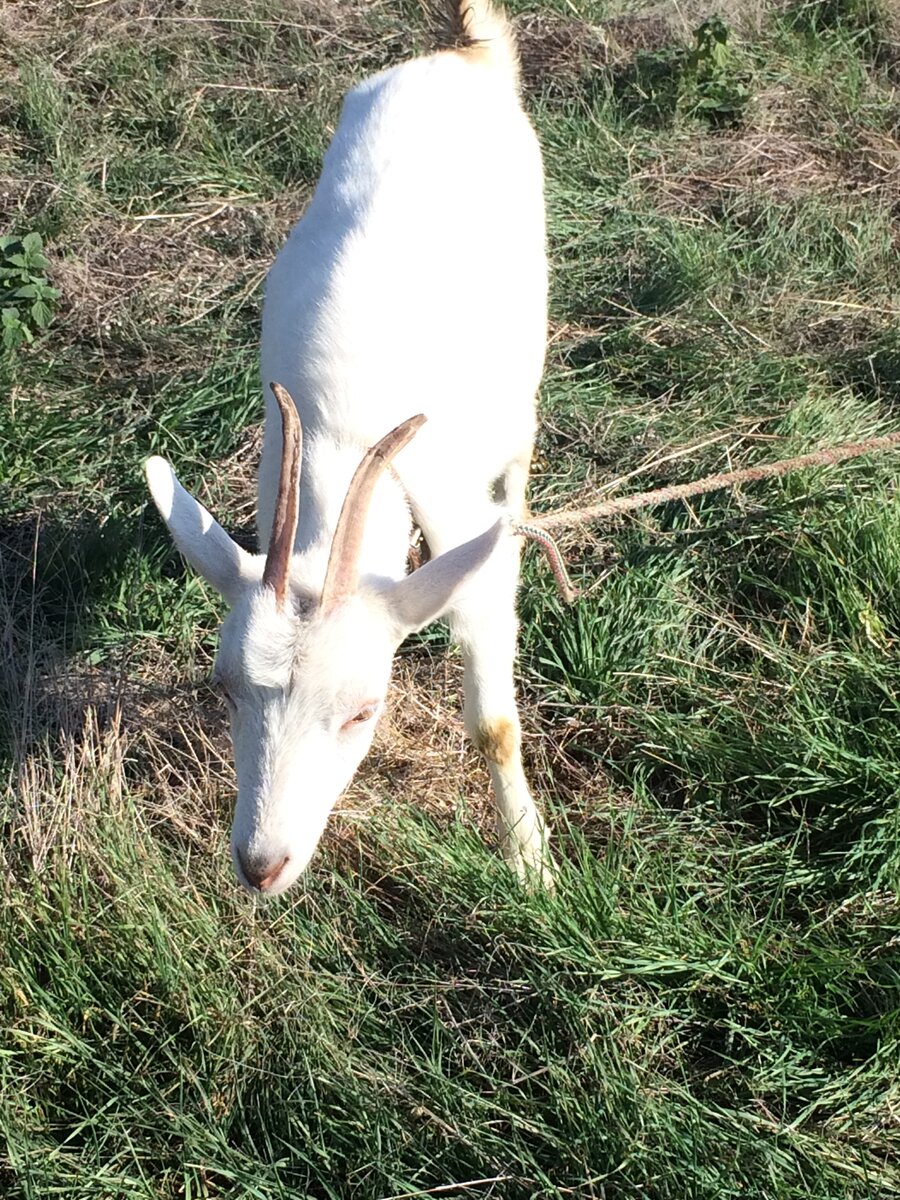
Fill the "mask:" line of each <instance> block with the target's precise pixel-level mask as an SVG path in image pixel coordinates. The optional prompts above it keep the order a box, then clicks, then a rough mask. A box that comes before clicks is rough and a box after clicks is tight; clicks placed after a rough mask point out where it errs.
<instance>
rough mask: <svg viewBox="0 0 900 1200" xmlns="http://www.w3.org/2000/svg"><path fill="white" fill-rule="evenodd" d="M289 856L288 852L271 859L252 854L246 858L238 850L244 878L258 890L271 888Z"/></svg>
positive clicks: (262, 890) (266, 890) (264, 890)
mask: <svg viewBox="0 0 900 1200" xmlns="http://www.w3.org/2000/svg"><path fill="white" fill-rule="evenodd" d="M290 857H291V856H290V855H289V854H286V855H285V856H284V858H281V859H275V860H274V861H273V860H272V859H271V858H259V857H256V856H254V857H253V858H250V859H249V860H248V859H245V858H244V856H243V855H242V854H241V853H240V851H238V859H239V861H240V864H241V870H242V871H243V872H244V878H245V879H246V880H247V882H248V883H249V884H250V886H251V887H252V888H256V890H257V891H258V892H268V891H270V890H271V888H272V887H273V886H274V884H275V881H276V880H277V879H278V876H279V875H280V874H281V872H282V871H283V870H284V868H285V866H286V865H287V863H288V862H289V861H290Z"/></svg>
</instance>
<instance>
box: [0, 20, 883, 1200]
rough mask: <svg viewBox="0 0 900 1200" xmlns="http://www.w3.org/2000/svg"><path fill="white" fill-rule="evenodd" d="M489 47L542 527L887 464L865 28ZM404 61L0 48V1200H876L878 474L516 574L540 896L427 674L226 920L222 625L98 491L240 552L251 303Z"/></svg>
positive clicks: (40, 39)
mask: <svg viewBox="0 0 900 1200" xmlns="http://www.w3.org/2000/svg"><path fill="white" fill-rule="evenodd" d="M509 7H510V9H511V11H512V12H513V14H514V17H515V21H516V26H517V30H518V35H519V39H520V44H521V46H522V52H523V58H524V71H523V76H524V86H525V98H526V104H527V107H528V109H529V112H530V113H531V114H532V116H533V119H534V122H535V125H536V127H537V129H538V132H539V135H540V138H541V142H542V145H543V147H544V154H545V162H546V172H547V199H548V211H549V223H550V245H549V249H550V257H551V262H552V265H553V295H552V310H551V329H550V342H549V352H548V367H547V374H546V379H545V384H544V387H543V390H542V396H541V413H542V422H541V432H540V437H539V444H538V454H537V459H536V465H535V473H534V479H533V485H532V491H531V503H532V506H533V508H534V509H535V510H536V511H547V510H552V509H554V508H557V507H560V506H561V505H563V504H566V505H569V504H573V503H576V502H577V501H579V500H580V499H581V498H587V497H590V498H596V497H597V496H598V495H604V496H605V495H611V494H625V493H627V492H628V491H630V490H637V489H643V488H647V487H651V486H654V485H663V484H668V483H676V482H684V481H687V480H690V479H693V478H696V477H699V476H701V475H703V474H707V473H709V472H711V471H714V470H722V469H727V468H728V467H731V466H742V465H748V464H752V463H760V462H765V461H770V460H773V459H776V458H780V457H785V456H787V455H791V454H796V453H802V452H805V451H807V450H811V449H816V448H819V447H822V446H827V445H832V444H835V443H838V442H842V441H847V440H853V439H861V438H865V437H870V436H874V435H878V434H881V433H885V432H891V431H893V430H895V429H896V428H897V418H898V408H900V326H898V315H900V296H898V280H900V205H898V199H897V197H898V196H900V98H898V95H900V93H898V87H900V22H898V18H897V15H896V13H895V11H894V10H893V6H891V5H890V4H889V3H888V0H820V2H816V0H803V2H798V3H765V2H764V0H757V2H756V3H753V4H740V5H739V4H734V3H731V4H729V3H726V4H723V5H719V6H718V7H717V8H716V9H715V10H713V8H712V6H704V5H703V4H702V3H691V4H679V5H675V4H671V5H668V4H650V5H648V4H642V5H631V6H625V5H624V4H621V3H613V2H610V3H609V4H603V3H599V2H595V0H585V2H584V3H577V2H576V3H568V2H565V0H559V2H558V3H557V2H554V3H547V4H543V5H537V4H535V3H527V2H525V0H521V2H516V3H514V4H511V5H510V6H509ZM710 18H716V19H714V20H710ZM428 29H429V23H428V21H427V19H426V15H425V13H424V11H423V8H422V6H421V5H419V4H418V3H413V2H412V0H375V2H372V3H363V0H345V2H343V3H338V2H337V0H333V2H331V3H329V2H328V0H270V2H269V3H267V4H265V5H263V4H261V3H259V0H249V2H247V3H244V4H240V5H238V4H235V3H231V0H222V3H216V4H211V3H209V2H208V0H171V2H170V3H164V2H162V0H157V2H153V0H110V2H108V3H97V2H96V0H95V2H94V3H89V4H73V3H50V4H36V3H29V2H28V0H21V2H20V3H17V4H14V5H7V6H5V7H4V8H2V9H0V234H4V233H8V234H9V235H16V236H17V237H20V238H21V237H24V236H25V235H27V234H32V233H37V234H39V235H40V237H41V239H42V245H43V251H42V253H43V254H44V255H45V256H46V263H45V264H44V262H43V260H41V259H40V257H37V258H34V257H32V258H31V259H30V260H29V262H30V265H26V266H24V267H21V268H20V267H19V266H17V265H16V264H15V263H13V261H12V258H13V257H14V256H16V255H17V254H19V253H20V250H21V247H13V246H11V245H9V244H5V243H0V247H3V246H4V245H5V249H3V248H0V269H3V268H6V269H7V270H11V269H12V268H13V267H15V269H16V270H20V269H21V270H25V271H27V272H28V281H27V282H26V284H25V286H28V287H31V288H36V289H37V290H38V292H40V295H41V296H43V297H44V301H43V302H44V303H45V304H46V310H42V311H41V312H40V313H38V314H37V315H34V314H33V313H32V311H31V308H30V305H31V304H32V303H33V302H35V296H36V294H37V293H35V292H32V293H31V294H29V296H28V297H27V298H26V299H27V301H28V303H27V304H25V303H22V299H23V298H21V297H20V298H19V299H18V300H17V301H16V304H17V305H18V308H17V312H18V313H19V316H18V318H17V320H18V325H17V326H16V328H17V330H19V332H20V334H21V338H20V339H16V338H14V337H12V335H10V338H11V340H22V344H21V345H18V346H13V345H11V346H10V347H9V348H8V349H7V350H6V351H4V352H3V353H2V356H0V394H2V399H3V402H2V404H0V762H2V769H3V776H2V787H3V793H2V795H3V799H2V805H0V820H2V823H3V829H4V836H3V841H2V847H3V855H4V871H3V875H2V881H3V882H2V888H3V905H2V910H0V947H2V952H0V1019H2V1022H3V1035H2V1038H0V1131H2V1133H3V1142H2V1143H0V1190H2V1193H3V1195H4V1196H5V1197H9V1200H25V1198H28V1200H44V1198H45V1197H48V1196H61V1197H67V1198H68V1197H71V1198H73V1200H74V1198H78V1200H81V1198H85V1200H86V1198H88V1197H90V1198H91V1200H93V1198H100V1197H109V1198H110V1200H112V1198H116V1200H118V1198H120V1197H127V1198H129V1200H132V1198H133V1200H148V1198H150V1197H153V1198H157V1197H159V1198H163V1197H165V1198H169V1197H181V1196H184V1197H190V1198H196V1197H216V1198H220V1197H229V1198H234V1200H237V1198H238V1197H258V1198H260V1200H275V1198H284V1200H288V1198H290V1200H296V1198H299V1197H310V1198H315V1200H319V1198H326V1197H332V1198H337V1197H340V1198H341V1200H344V1198H351V1200H356V1198H359V1200H385V1198H387V1197H394V1198H397V1197H400V1196H403V1197H410V1198H411V1197H419V1196H425V1195H436V1196H467V1197H469V1196H473V1197H474V1196H478V1197H488V1196H491V1197H504V1198H507V1197H508V1198H512V1200H518V1198H519V1197H522V1198H523V1200H524V1198H529V1200H530V1198H533V1197H546V1198H551V1197H552V1198H557V1197H603V1198H605V1200H613V1198H615V1200H619V1198H625V1197H635V1198H636V1197H642V1198H647V1197H651V1198H654V1200H692V1198H694V1197H697V1198H704V1200H706V1198H709V1200H713V1198H715V1200H728V1198H731V1197H753V1198H756V1200H763V1198H765V1200H775V1198H777V1200H781V1198H793V1197H796V1198H798V1200H799V1198H800V1197H816V1200H862V1198H868V1200H874V1198H876V1197H878V1198H881V1197H885V1198H886V1197H889V1196H893V1195H895V1194H896V1192H897V1188H898V1186H900V1158H898V1154H900V1125H898V1110H900V1085H898V1082H897V1080H898V1065H900V1064H898V1034H900V1017H898V1013H900V988H898V982H900V905H898V900H897V885H898V875H900V848H898V833H900V813H898V804H897V797H898V785H900V729H898V698H897V697H898V687H900V661H898V646H900V641H898V639H900V499H898V496H897V492H896V487H895V479H896V474H897V463H898V458H897V455H896V454H887V453H884V454H880V455H876V456H874V457H871V458H866V459H861V460H858V461H855V462H853V463H849V464H845V465H844V466H841V467H838V468H832V469H820V470H815V471H809V472H805V473H803V474H799V475H795V476H791V477H788V478H786V479H784V480H781V481H777V482H769V483H764V484H755V485H752V486H750V487H746V488H744V489H741V490H739V491H736V492H730V493H728V492H723V493H716V494H713V495H709V496H704V497H702V498H700V499H698V500H696V501H695V502H691V503H688V504H685V503H680V504H669V505H665V506H662V507H658V508H654V509H648V510H645V511H644V512H642V513H640V514H638V515H637V516H636V517H633V518H629V519H622V520H619V521H616V522H613V523H609V524H606V525H603V526H598V527H595V528H593V529H591V530H590V531H587V532H585V531H582V532H579V533H577V534H575V533H572V534H570V535H568V536H567V537H566V538H565V539H564V549H565V552H566V555H567V558H568V560H569V563H570V566H571V569H572V572H573V575H574V576H575V578H576V582H578V583H579V584H580V586H581V587H582V589H583V592H584V595H583V597H582V599H581V600H580V601H579V602H578V604H577V605H575V606H573V607H572V608H566V607H565V606H563V605H561V603H560V602H559V601H558V600H557V598H556V596H555V594H554V588H553V582H552V578H551V576H550V575H549V572H547V571H546V569H545V568H544V566H543V564H542V563H541V562H540V561H539V559H538V556H537V553H536V551H534V552H533V551H532V550H530V549H529V551H528V552H527V562H526V571H525V582H524V586H523V589H522V594H521V602H520V610H521V616H522V633H521V655H520V662H519V677H520V685H521V695H522V701H523V721H524V726H525V733H526V755H527V759H528V768H529V771H530V774H531V777H532V778H533V780H534V782H535V786H536V789H537V791H538V793H539V794H540V795H541V797H542V801H543V802H544V803H545V805H546V807H547V810H548V812H549V814H550V817H551V820H552V821H553V824H554V827H555V830H556V839H555V845H554V852H555V854H556V857H557V859H558V861H559V863H560V879H559V885H558V887H557V890H556V893H555V894H554V895H552V896H548V895H542V894H537V895H529V894H524V893H522V892H521V891H520V889H519V888H518V886H517V884H516V882H515V880H514V879H513V878H512V876H511V874H510V873H509V872H508V871H507V870H506V868H505V867H504V866H503V864H502V862H501V861H500V860H499V858H498V856H497V855H496V853H495V852H494V851H493V850H492V848H491V845H490V843H492V841H493V835H492V832H491V820H490V813H489V807H488V805H487V779H486V773H485V772H484V770H483V768H482V767H481V766H480V764H479V762H478V760H477V756H476V755H475V754H474V752H473V751H471V750H470V749H469V748H468V747H467V745H466V742H465V739H464V736H463V731H462V726H461V721H460V670H459V663H458V658H457V657H456V656H455V654H454V652H453V650H452V648H448V646H447V640H446V635H445V633H444V632H443V630H442V628H441V627H440V626H437V627H435V628H434V629H432V630H430V631H429V632H428V633H427V634H425V635H423V636H421V637H419V638H417V639H415V640H414V641H413V642H412V643H411V644H409V645H408V646H407V647H406V648H405V649H404V651H403V652H402V654H401V656H400V658H399V660H398V664H397V672H396V680H395V686H394V696H393V704H392V711H391V714H390V718H389V720H388V721H387V722H385V723H384V725H383V727H382V729H381V731H380V733H379V737H378V741H377V744H376V747H375V749H374V751H373V754H372V755H371V757H370V759H369V760H368V762H367V765H366V766H365V768H364V769H363V771H361V773H360V775H359V777H358V779H357V780H356V782H355V783H354V785H353V786H352V788H351V790H350V792H349V793H348V795H347V797H346V798H345V800H344V801H343V803H342V805H341V808H340V811H339V813H338V814H337V815H336V816H335V818H334V819H333V821H332V824H331V827H330V830H329V833H328V835H327V838H326V841H325V843H324V845H323V848H322V850H321V852H320V853H319V855H318V857H317V859H316V861H315V863H314V865H313V868H312V869H311V871H310V872H309V875H308V877H307V878H306V880H305V882H304V883H303V885H302V886H300V887H299V888H298V889H296V890H295V891H294V892H292V893H291V894H290V895H289V896H288V897H286V898H284V899H281V900H278V901H275V902H273V903H270V904H265V905H256V904H254V903H253V901H252V900H250V899H249V898H248V897H247V896H246V895H244V894H243V893H240V892H239V891H238V890H237V889H236V887H235V884H234V880H233V876H232V873H231V868H230V863H229V861H228V854H227V832H228V824H229V818H230V811H229V810H230V804H231V798H232V790H233V780H232V776H231V767H230V760H229V752H228V745H227V735H226V731H225V715H224V712H223V711H222V709H221V706H220V703H219V701H218V700H217V698H216V697H215V696H214V695H213V694H212V692H211V691H210V689H209V686H208V683H207V680H208V674H209V667H210V663H211V659H212V655H213V652H214V645H215V630H216V627H217V623H218V620H219V618H220V615H221V613H220V608H219V604H218V601H217V599H216V597H214V596H212V595H211V594H210V593H209V591H208V590H207V589H206V588H205V587H204V586H203V585H202V584H201V583H199V582H198V581H197V580H196V578H194V577H192V576H191V575H190V574H188V573H187V572H186V571H185V569H184V567H183V565H182V564H181V562H180V560H179V558H178V556H177V554H176V553H175V552H174V551H173V549H172V547H171V544H170V542H169V540H168V538H167V536H166V534H165V531H164V530H163V529H162V527H161V524H160V522H159V521H158V519H157V517H156V515H155V512H154V511H153V510H152V508H151V507H150V506H149V505H148V501H147V496H146V492H145V488H144V484H143V481H142V477H141V471H140V464H141V462H142V460H143V459H144V458H145V457H146V456H147V455H148V454H149V453H152V452H161V453H165V454H166V455H167V456H169V457H170V458H171V459H172V460H173V461H174V462H175V463H176V465H177V466H178V469H179V471H180V473H181V474H182V476H183V477H184V479H185V481H186V482H187V483H188V484H190V485H191V486H192V487H193V488H194V489H195V490H196V492H197V493H198V494H199V495H200V496H201V498H202V499H203V500H204V501H205V503H207V505H208V506H209V507H210V508H212V509H213V510H214V511H215V512H216V513H217V515H218V516H219V517H220V519H222V520H223V522H224V523H225V524H226V525H227V526H228V528H229V529H230V530H232V531H233V532H234V533H235V534H236V536H238V537H240V538H241V539H243V540H245V542H246V544H248V545H250V544H252V541H253V513H254V493H253V476H254V471H255V463H256V457H257V453H258V449H259V429H258V422H259V418H260V409H261V401H260V389H259V386H258V381H257V378H256V346H257V342H258V315H259V298H260V285H261V281H262V279H263V277H264V274H265V271H266V269H267V266H268V264H269V263H270V261H271V259H272V257H273V255H274V253H275V251H276V249H277V247H278V246H279V244H280V243H281V240H282V239H283V237H284V236H285V233H286V231H287V230H288V229H289V227H290V225H291V224H292V222H293V221H294V220H295V219H296V217H297V215H298V214H299V212H300V211H301V210H302V207H303V204H304V203H305V201H306V200H307V199H308V197H309V195H310V194H311V191H312V188H313V186H314V184H315V180H316V177H317V173H318V170H319V164H320V161H321V156H322V153H323V150H324V148H325V146H326V145H327V143H328V139H329V136H330V133H331V132H332V130H333V128H334V124H335V121H336V119H337V114H338V111H339V104H340V97H341V95H342V94H343V92H344V91H345V90H346V88H347V86H348V85H349V84H350V83H351V82H352V81H354V80H356V79H359V78H360V77H362V76H363V75H365V74H366V73H367V72H370V71H372V70H374V69H378V68H379V67H381V66H383V65H387V64H390V63H394V62H396V61H399V60H400V59H401V58H403V57H404V56H406V55H408V54H409V53H411V52H413V51H420V50H424V49H427V48H428V47H429V45H430V35H429V32H428ZM31 244H32V245H33V243H31ZM35 253H38V252H37V251H35ZM4 278H5V276H2V275H0V281H2V280H3V279H4ZM19 282H20V283H21V281H19ZM3 286H4V284H3V283H2V282H0V288H2V287H3ZM47 289H51V290H49V291H48V290H47ZM0 303H3V304H5V305H6V307H7V308H9V307H11V306H12V302H11V301H10V300H9V296H8V292H7V299H6V300H5V301H2V302H0ZM29 338H32V339H33V340H31V341H29Z"/></svg>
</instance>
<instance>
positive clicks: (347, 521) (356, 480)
mask: <svg viewBox="0 0 900 1200" xmlns="http://www.w3.org/2000/svg"><path fill="white" fill-rule="evenodd" d="M424 424H425V417H424V416H423V415H422V414H421V413H420V414H419V415H418V416H416V417H410V418H409V420H408V421H404V422H403V424H402V425H398V426H397V428H396V429H392V430H391V432H390V433H388V434H386V435H385V436H384V437H383V438H382V439H381V441H380V442H379V443H378V444H377V445H375V446H373V447H372V448H371V449H370V450H367V451H366V453H365V455H364V457H363V460H362V462H361V463H360V464H359V466H358V467H357V468H356V471H355V472H354V475H353V478H352V479H351V480H350V486H349V488H348V489H347V495H346V496H345V497H344V503H343V506H342V508H341V515H340V516H339V517H338V523H337V528H336V529H335V531H334V537H333V539H332V542H331V553H330V554H329V556H328V569H327V570H326V572H325V583H324V585H323V587H322V598H321V600H320V601H319V611H320V612H323V613H327V612H330V611H331V610H332V609H333V608H334V606H335V605H336V604H337V603H338V602H339V601H340V600H342V599H343V598H344V597H345V596H350V595H352V594H353V593H354V592H355V591H356V585H357V578H358V568H359V556H360V551H361V549H362V540H363V533H364V531H365V524H366V515H367V513H368V511H369V505H370V504H371V502H372V493H373V492H374V491H375V485H376V483H377V482H378V480H379V478H380V476H381V473H382V471H383V470H384V469H385V467H386V466H388V464H389V463H390V461H391V459H392V458H393V457H394V455H395V454H398V453H399V452H400V451H401V450H402V449H403V447H404V446H405V445H406V444H407V442H409V441H411V440H412V437H413V435H414V434H415V433H416V432H417V431H418V430H419V429H421V427H422V426H423V425H424Z"/></svg>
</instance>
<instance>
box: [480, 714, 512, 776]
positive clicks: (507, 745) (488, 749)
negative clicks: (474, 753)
mask: <svg viewBox="0 0 900 1200" xmlns="http://www.w3.org/2000/svg"><path fill="white" fill-rule="evenodd" d="M475 745H476V746H477V747H478V749H479V750H480V751H481V753H482V754H483V755H484V757H485V758H486V759H487V760H488V762H494V763H498V764H500V765H502V764H503V763H508V762H510V761H511V760H512V759H513V758H514V757H515V754H516V750H517V747H518V737H517V736H516V730H515V726H514V725H513V723H512V721H510V720H508V718H506V717H495V718H494V719H493V720H492V721H485V722H484V723H483V724H482V725H479V726H478V728H477V730H476V731H475Z"/></svg>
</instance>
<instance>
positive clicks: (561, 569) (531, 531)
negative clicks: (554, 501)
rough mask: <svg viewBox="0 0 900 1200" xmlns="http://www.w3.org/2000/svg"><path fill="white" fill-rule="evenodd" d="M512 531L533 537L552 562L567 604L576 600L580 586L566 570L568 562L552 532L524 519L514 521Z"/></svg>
mask: <svg viewBox="0 0 900 1200" xmlns="http://www.w3.org/2000/svg"><path fill="white" fill-rule="evenodd" d="M512 531H513V533H517V534H519V536H520V537H526V538H531V539H532V540H533V541H535V542H537V544H538V545H539V546H540V548H541V549H542V550H543V551H544V554H545V555H546V557H547V562H548V563H549V564H550V569H551V570H552V572H553V578H554V579H555V580H556V586H557V588H558V589H559V594H560V595H561V596H562V598H563V600H565V602H566V604H571V603H572V602H573V601H574V600H577V599H578V588H577V587H575V585H574V583H572V580H571V578H570V577H569V572H568V571H567V570H566V564H565V563H564V562H563V556H562V553H561V552H560V549H559V546H557V544H556V542H554V540H553V538H552V537H551V536H550V534H549V533H545V531H544V530H543V529H539V528H538V527H537V526H536V525H529V524H526V522H524V521H514V522H513V525H512Z"/></svg>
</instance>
